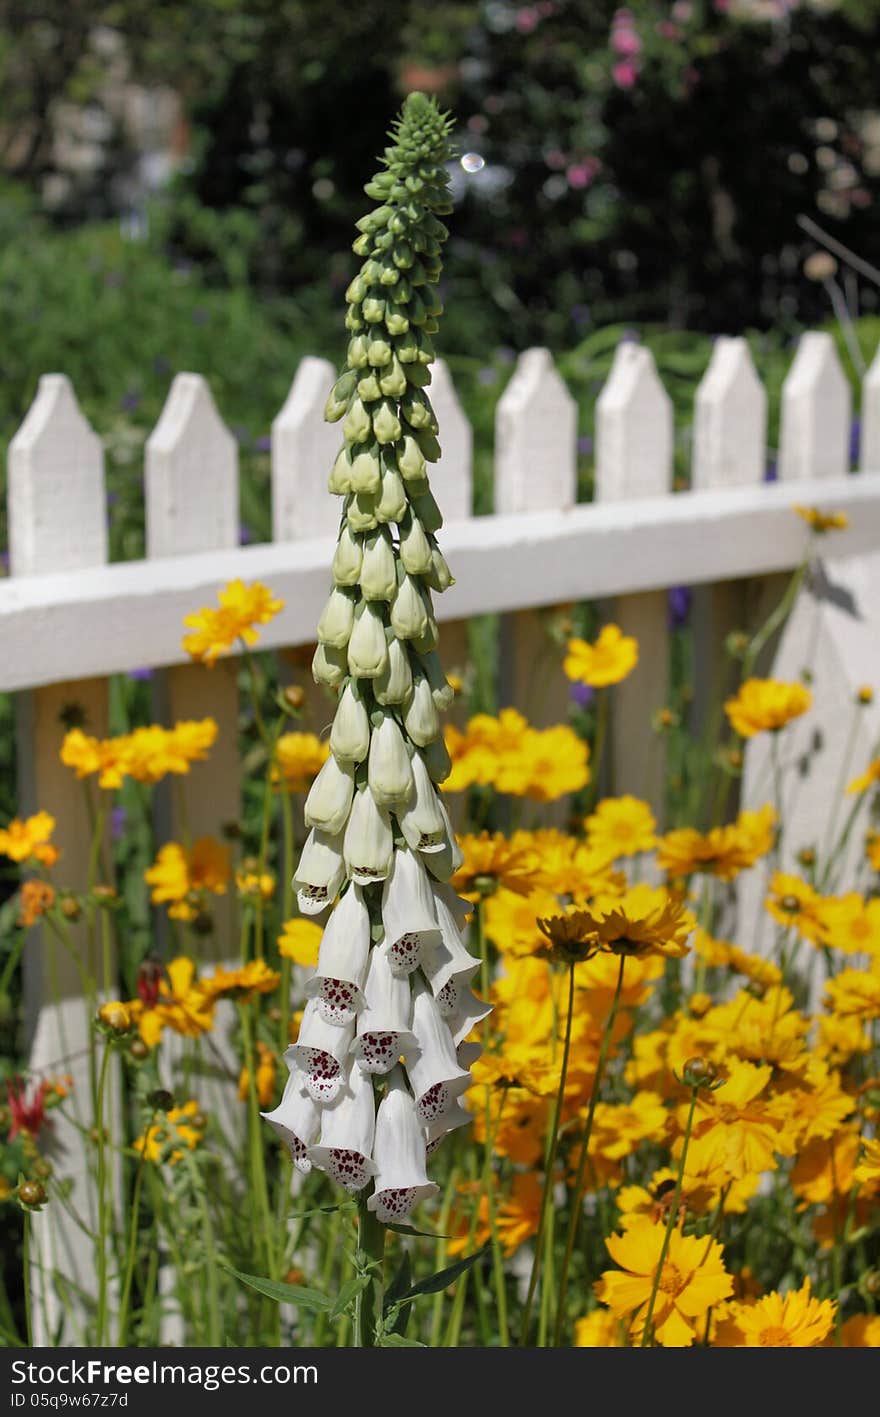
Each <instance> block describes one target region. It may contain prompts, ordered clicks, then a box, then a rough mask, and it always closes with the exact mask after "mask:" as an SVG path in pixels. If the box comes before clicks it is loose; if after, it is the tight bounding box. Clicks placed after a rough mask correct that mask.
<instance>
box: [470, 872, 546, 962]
mask: <svg viewBox="0 0 880 1417" xmlns="http://www.w3.org/2000/svg"><path fill="white" fill-rule="evenodd" d="M558 909H559V907H558V905H557V902H556V897H555V896H554V895H553V893H552V892H551V891H548V890H537V891H533V892H532V893H531V894H530V895H517V893H516V892H515V891H509V890H505V889H504V888H503V887H502V888H501V889H500V890H497V891H496V892H495V894H494V895H491V896H489V898H488V899H487V901H486V904H485V928H486V934H487V935H488V937H489V939H490V940H491V941H492V942H493V944H494V945H495V946H496V948H497V949H499V950H500V951H501V952H502V954H505V955H514V956H517V955H532V954H538V953H540V952H541V951H542V950H543V948H544V941H543V940H542V938H541V932H540V930H539V929H538V917H539V916H543V917H545V918H546V917H547V916H550V915H553V914H555V913H556V912H557V911H558Z"/></svg>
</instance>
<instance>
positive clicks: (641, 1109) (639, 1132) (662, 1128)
mask: <svg viewBox="0 0 880 1417" xmlns="http://www.w3.org/2000/svg"><path fill="white" fill-rule="evenodd" d="M669 1121H670V1117H669V1113H668V1111H667V1110H666V1107H665V1106H664V1103H663V1098H662V1097H661V1096H660V1095H659V1093H657V1092H637V1093H635V1095H634V1096H633V1099H632V1101H631V1102H617V1103H612V1102H599V1103H598V1104H597V1106H596V1110H595V1116H594V1120H593V1135H592V1137H591V1138H590V1150H591V1152H595V1154H596V1155H597V1156H601V1157H604V1158H605V1159H606V1160H608V1161H621V1160H622V1159H623V1158H624V1157H625V1156H630V1155H631V1154H632V1153H633V1152H634V1151H635V1149H636V1147H637V1146H639V1144H640V1143H641V1142H643V1141H653V1142H662V1141H664V1140H665V1138H666V1133H667V1130H668V1127H669Z"/></svg>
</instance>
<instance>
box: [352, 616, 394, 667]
mask: <svg viewBox="0 0 880 1417" xmlns="http://www.w3.org/2000/svg"><path fill="white" fill-rule="evenodd" d="M387 664H388V643H387V640H386V638H385V622H384V620H383V619H382V610H381V603H380V602H379V601H373V600H362V601H361V603H360V605H359V606H358V608H357V613H356V614H355V617H354V629H353V630H352V632H351V639H350V640H349V642H348V669H349V673H351V674H353V675H354V677H355V678H356V679H375V678H376V675H377V674H381V673H382V671H383V669H385V668H386V666H387Z"/></svg>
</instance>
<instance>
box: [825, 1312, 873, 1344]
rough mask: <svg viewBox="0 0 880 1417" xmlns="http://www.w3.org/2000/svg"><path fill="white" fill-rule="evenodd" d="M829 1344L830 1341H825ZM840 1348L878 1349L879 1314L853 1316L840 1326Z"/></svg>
mask: <svg viewBox="0 0 880 1417" xmlns="http://www.w3.org/2000/svg"><path fill="white" fill-rule="evenodd" d="M825 1341H826V1343H828V1344H830V1342H831V1340H830V1339H826V1340H825ZM840 1346H841V1348H880V1314H853V1316H852V1318H850V1319H847V1320H846V1322H845V1323H843V1324H841V1326H840Z"/></svg>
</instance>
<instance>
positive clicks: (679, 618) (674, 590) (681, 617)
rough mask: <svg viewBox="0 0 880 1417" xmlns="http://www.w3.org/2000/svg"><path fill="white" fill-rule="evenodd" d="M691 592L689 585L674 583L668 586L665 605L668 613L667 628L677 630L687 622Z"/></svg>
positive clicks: (691, 598) (691, 597)
mask: <svg viewBox="0 0 880 1417" xmlns="http://www.w3.org/2000/svg"><path fill="white" fill-rule="evenodd" d="M692 600H693V592H692V591H691V588H690V586H686V585H674V586H670V588H669V595H668V599H667V607H668V614H669V628H670V629H671V630H677V629H679V628H680V626H682V625H684V624H685V623H686V622H687V618H688V615H689V614H690V609H691V601H692Z"/></svg>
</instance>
